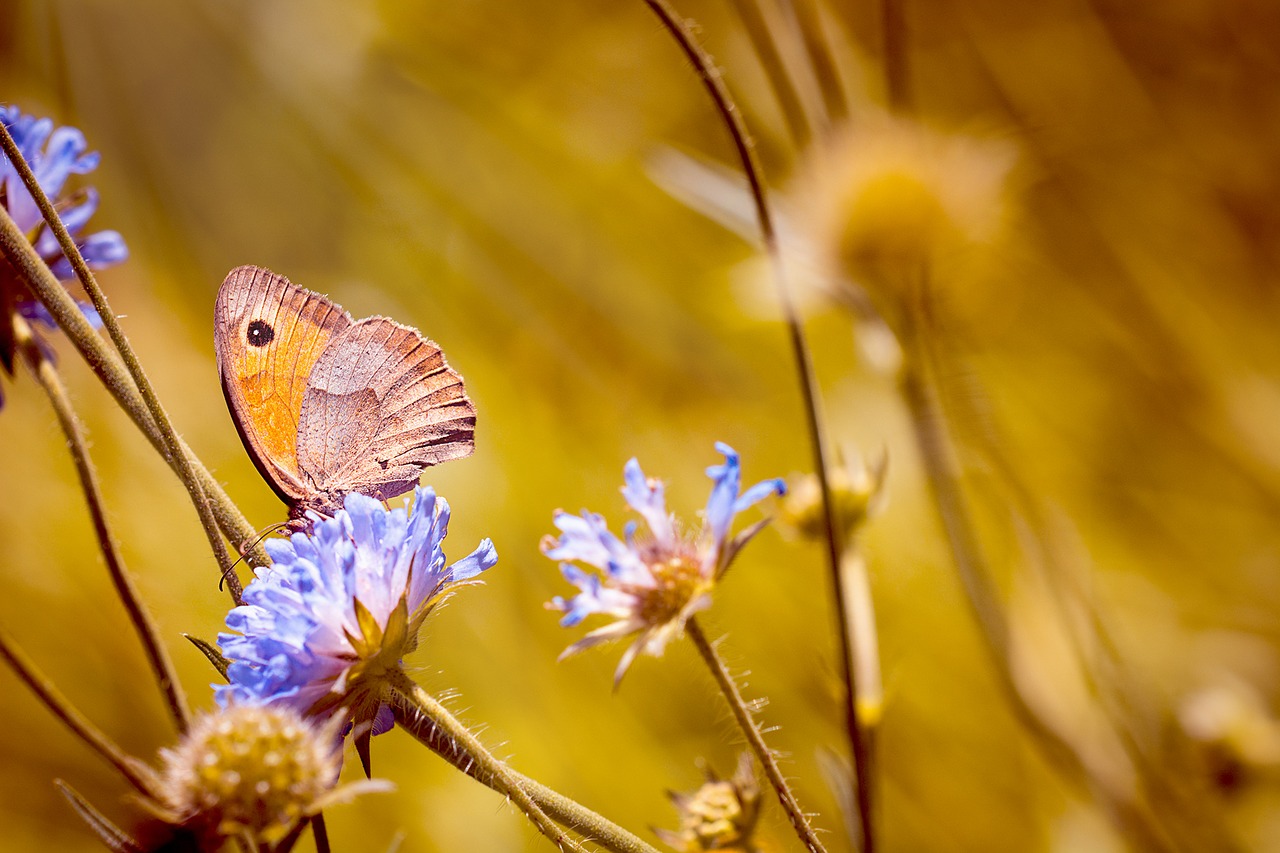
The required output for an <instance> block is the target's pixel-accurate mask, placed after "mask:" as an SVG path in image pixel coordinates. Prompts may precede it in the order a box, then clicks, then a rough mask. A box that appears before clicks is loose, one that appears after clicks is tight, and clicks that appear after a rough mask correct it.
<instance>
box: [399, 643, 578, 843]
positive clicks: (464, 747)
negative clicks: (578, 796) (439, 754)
mask: <svg viewBox="0 0 1280 853" xmlns="http://www.w3.org/2000/svg"><path fill="white" fill-rule="evenodd" d="M389 678H390V680H391V687H392V690H394V691H395V693H396V694H397V696H398V697H399V698H400V699H402V700H403V701H404V702H405V703H406V704H407V706H408V708H411V709H413V710H414V711H417V712H419V713H421V714H423V715H424V716H426V717H427V718H428V719H430V720H431V722H432V723H433V724H434V725H436V726H438V727H439V728H440V729H441V731H443V732H444V734H445V735H446V736H447V737H448V738H449V739H450V740H451V741H453V743H454V744H456V745H457V748H458V749H459V750H460V751H461V752H462V753H463V755H464V756H465V760H466V761H468V762H469V763H471V764H472V765H474V767H475V772H476V774H478V775H477V776H476V778H477V779H480V780H481V781H483V782H484V783H485V784H486V785H488V786H489V787H490V788H493V789H494V790H495V791H497V792H498V793H500V794H503V795H504V796H506V797H508V798H510V799H512V800H514V801H515V804H516V805H517V806H519V808H520V811H522V812H524V813H525V817H527V818H529V821H530V822H531V823H532V824H533V825H534V826H535V827H537V829H538V831H539V832H541V833H542V834H543V835H545V836H546V837H547V838H548V839H550V841H551V843H552V844H554V845H556V847H559V848H560V849H561V850H563V849H564V847H565V845H566V844H569V845H570V846H575V845H573V842H572V841H570V840H569V839H568V838H567V837H566V836H565V835H564V832H563V830H561V829H560V827H558V826H556V824H555V823H554V822H553V821H552V820H551V818H549V817H547V815H546V813H545V812H543V810H542V809H541V808H540V807H539V806H538V804H537V803H535V802H534V801H533V800H532V799H531V798H530V797H529V794H528V793H527V792H526V791H525V789H524V788H523V787H521V785H520V782H519V781H518V780H517V779H516V778H515V775H514V774H513V773H512V771H511V768H509V767H507V765H506V764H504V763H503V762H502V761H501V760H500V759H499V758H498V757H497V756H495V755H494V754H493V753H492V752H490V751H489V750H488V749H486V748H485V746H484V744H482V743H481V742H480V739H479V738H477V737H476V736H475V735H474V734H472V733H471V730H470V729H468V728H467V727H466V726H464V725H463V724H462V723H461V722H459V720H458V718H457V717H455V716H453V715H452V714H450V713H449V711H448V710H447V709H446V708H445V707H444V706H443V705H441V704H440V702H439V700H437V699H436V698H435V697H434V696H432V695H431V694H429V693H427V691H425V690H423V689H422V688H421V687H419V686H418V684H417V683H416V682H414V681H413V679H411V678H409V676H407V675H405V674H404V671H403V670H401V669H400V668H398V667H397V668H394V669H392V670H391V671H390V673H389Z"/></svg>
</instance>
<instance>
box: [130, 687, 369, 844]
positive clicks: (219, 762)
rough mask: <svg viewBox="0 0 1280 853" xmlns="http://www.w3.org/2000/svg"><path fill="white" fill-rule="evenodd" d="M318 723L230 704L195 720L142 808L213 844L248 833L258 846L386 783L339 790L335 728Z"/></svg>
mask: <svg viewBox="0 0 1280 853" xmlns="http://www.w3.org/2000/svg"><path fill="white" fill-rule="evenodd" d="M339 725H340V721H339V720H337V719H333V720H330V721H329V722H328V723H325V724H323V725H315V724H313V723H312V722H309V721H308V720H306V719H304V718H303V717H302V716H301V715H300V714H299V713H298V712H297V711H294V710H293V709H291V708H263V707H258V706H254V705H232V706H230V707H228V708H225V709H223V710H221V711H218V712H216V713H211V714H204V715H202V716H200V717H198V718H197V719H196V720H195V722H194V723H193V725H192V726H191V729H190V730H189V731H188V732H187V733H186V735H184V736H183V738H182V741H181V743H179V744H178V746H177V747H176V748H174V749H163V750H161V751H160V757H161V760H162V761H163V764H164V767H163V770H162V772H161V773H160V776H159V778H158V780H157V781H156V784H155V785H154V788H155V792H154V795H153V796H154V799H148V800H146V801H144V802H145V805H147V806H148V808H150V809H151V810H153V811H154V812H156V813H157V815H158V816H159V817H160V818H161V819H162V820H164V821H165V823H167V824H169V825H171V826H174V827H180V828H181V829H183V830H184V831H186V832H187V833H188V834H190V835H193V836H195V837H196V838H199V839H208V840H209V841H210V844H208V845H201V846H200V849H202V850H203V849H210V850H212V849H215V846H217V845H216V842H217V840H219V839H224V838H228V837H232V836H240V837H243V836H245V835H248V836H249V837H250V838H252V839H253V840H254V841H255V842H258V843H268V844H270V843H274V842H277V841H279V840H280V839H282V838H284V836H285V835H287V834H288V833H289V831H290V830H291V829H293V827H294V826H295V825H296V824H297V823H298V822H299V821H300V820H303V819H305V818H307V817H310V816H311V815H313V814H315V813H316V812H318V811H320V809H321V808H324V807H325V806H327V805H330V804H332V803H335V802H340V801H343V800H346V799H348V798H350V797H351V796H354V795H355V794H357V793H362V792H365V791H371V790H386V789H387V788H388V787H389V785H388V784H387V783H384V782H360V783H356V784H355V785H345V786H343V787H341V788H335V786H336V785H337V783H338V771H339V770H340V769H341V768H342V754H341V750H339V749H338V748H337V745H338V743H339V740H338V738H337V736H336V735H337V731H336V729H337V727H338V726H339Z"/></svg>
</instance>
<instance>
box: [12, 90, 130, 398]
mask: <svg viewBox="0 0 1280 853" xmlns="http://www.w3.org/2000/svg"><path fill="white" fill-rule="evenodd" d="M0 122H3V123H4V126H5V129H6V130H8V131H9V135H10V136H12V137H13V141H14V142H15V143H16V144H17V146H18V150H19V151H20V152H21V153H22V157H23V159H25V160H26V161H27V163H28V164H29V165H30V166H31V170H32V171H33V172H34V173H35V175H36V180H37V181H38V182H39V184H40V188H41V189H42V190H44V193H45V195H47V196H48V197H49V199H50V200H51V201H52V202H53V204H54V207H55V208H56V209H57V210H58V215H59V216H60V217H61V218H62V222H63V224H64V225H66V227H67V231H68V232H69V233H70V234H71V237H72V239H73V240H75V242H76V245H77V246H79V247H80V252H81V254H83V255H84V259H85V262H86V263H87V264H88V265H89V268H90V269H102V268H104V267H109V266H112V265H114V264H118V263H120V262H121V261H123V260H124V259H125V258H127V257H128V256H129V250H128V249H127V248H126V247H125V244H124V238H123V237H121V236H120V234H119V233H118V232H116V231H98V232H95V233H93V234H87V235H86V234H83V233H82V232H83V231H84V228H85V226H86V225H88V223H89V219H90V217H92V216H93V214H94V211H95V210H97V208H98V194H97V192H95V191H94V189H93V188H92V187H87V188H85V189H82V190H80V191H79V192H77V193H75V194H71V195H67V194H65V193H63V189H64V187H65V185H66V183H67V179H68V178H70V177H71V176H72V175H85V174H88V173H89V172H92V171H93V170H94V169H95V168H97V166H98V154H97V152H88V153H86V152H85V148H87V147H88V146H87V143H86V142H85V138H84V134H83V133H81V132H80V131H79V130H77V129H76V128H74V127H58V128H55V127H54V126H53V121H52V120H51V119H47V118H42V119H37V118H36V117H35V116H30V115H25V114H23V112H22V111H21V110H19V109H18V108H17V107H13V106H0ZM0 205H3V206H4V209H5V210H6V211H7V212H8V214H9V217H10V218H11V219H12V220H13V221H14V222H15V223H16V224H17V226H18V228H19V229H21V230H22V231H23V232H24V233H25V234H27V236H28V238H29V239H30V240H31V243H32V245H33V246H34V247H35V249H36V252H37V253H39V255H40V257H42V258H44V260H45V263H47V264H48V265H49V267H50V269H52V270H53V274H54V275H56V276H57V277H58V278H59V279H60V280H63V281H66V280H70V279H73V278H75V273H74V271H73V270H72V269H71V262H70V261H69V260H67V257H66V256H65V255H64V254H63V252H62V247H61V246H59V245H58V238H57V237H56V236H54V233H53V231H52V229H50V228H49V227H48V226H47V225H46V223H45V222H44V218H43V217H42V216H41V215H40V209H39V208H38V207H37V206H36V202H35V199H34V198H32V197H31V193H29V192H27V188H26V186H25V185H24V184H23V183H22V178H21V177H20V176H19V175H18V170H17V169H16V168H15V167H14V165H13V164H12V163H10V162H9V159H8V158H7V157H5V156H4V154H3V153H2V152H0ZM79 305H80V310H81V311H83V312H84V314H85V316H86V317H87V318H88V319H89V322H90V323H92V324H93V325H94V326H95V327H96V328H100V327H101V325H102V319H101V318H100V317H99V316H98V312H97V311H95V310H94V309H93V306H92V305H90V304H89V303H88V302H83V301H81V302H80V303H79ZM14 314H17V315H19V316H21V317H23V318H25V319H27V320H29V321H32V325H33V328H34V329H35V331H36V333H37V334H36V341H37V342H38V343H39V344H40V345H41V347H42V348H43V349H44V350H45V352H46V354H47V355H49V357H52V351H51V350H50V348H49V347H48V345H47V344H46V343H45V342H44V341H43V339H42V338H41V337H40V336H39V334H38V332H39V329H40V328H41V327H44V328H46V329H55V328H57V323H55V322H54V319H53V316H52V315H51V314H50V313H49V311H48V309H46V308H45V307H44V305H42V304H41V303H40V302H38V301H37V300H36V299H34V298H33V297H32V295H31V293H30V291H29V290H28V289H27V287H26V286H25V285H24V284H23V283H22V282H21V281H20V280H19V278H18V276H17V273H15V272H14V270H13V268H12V267H11V266H9V265H8V264H3V263H0V364H3V366H4V368H5V369H6V370H9V371H12V369H13V355H14V350H13V346H14V343H13V340H14V336H13V330H12V322H13V321H12V317H13V315H14ZM2 400H3V398H0V403H2Z"/></svg>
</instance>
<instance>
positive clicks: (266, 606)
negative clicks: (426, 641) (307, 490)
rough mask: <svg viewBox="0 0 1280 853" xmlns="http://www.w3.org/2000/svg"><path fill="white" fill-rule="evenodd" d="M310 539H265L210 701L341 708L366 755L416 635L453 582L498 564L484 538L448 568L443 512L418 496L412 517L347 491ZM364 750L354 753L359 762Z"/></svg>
mask: <svg viewBox="0 0 1280 853" xmlns="http://www.w3.org/2000/svg"><path fill="white" fill-rule="evenodd" d="M312 521H313V522H314V527H313V529H312V531H311V532H310V533H295V534H293V536H292V537H290V538H289V539H270V540H268V541H267V542H266V549H267V553H268V554H269V555H270V556H271V559H272V565H270V566H267V567H264V568H260V569H258V570H257V577H256V578H255V580H254V581H253V582H252V583H250V584H249V586H248V587H247V588H246V589H245V591H244V604H243V605H242V606H240V607H236V608H234V609H232V611H231V612H230V613H229V614H228V615H227V627H228V628H230V629H231V630H232V631H235V632H236V633H234V634H230V633H224V634H219V635H218V645H219V647H220V648H221V649H222V652H223V654H225V655H226V656H227V657H228V658H230V659H232V661H233V663H232V664H231V665H230V666H229V667H228V669H227V678H228V680H229V681H230V684H226V685H218V686H216V687H215V688H214V690H215V694H216V696H217V699H218V702H219V703H220V704H221V705H222V706H223V707H226V706H227V705H228V703H229V702H237V703H242V704H259V705H276V704H280V705H287V706H289V707H292V708H295V709H296V710H298V711H299V712H301V713H304V714H309V715H319V714H328V713H331V712H333V711H335V710H337V709H338V708H340V707H341V708H344V709H345V712H344V713H346V714H348V715H349V719H350V721H351V722H352V723H353V724H355V725H363V724H370V726H371V729H370V730H369V731H368V732H363V733H361V734H359V735H358V740H357V745H358V746H359V745H360V744H361V740H363V742H364V744H365V747H364V748H365V749H367V740H368V736H369V734H370V733H371V734H380V733H381V732H384V731H386V730H387V729H389V728H391V725H392V720H391V712H390V709H389V708H388V707H387V705H386V703H385V699H386V697H387V691H388V690H389V689H390V687H389V679H388V675H389V674H390V673H391V672H392V671H393V670H395V669H398V668H399V667H400V661H401V658H403V657H404V656H405V655H406V654H407V653H409V652H411V651H413V650H414V649H415V648H417V644H418V630H419V629H420V628H421V626H422V623H423V621H424V620H425V619H426V617H427V615H428V614H429V613H430V612H431V610H432V609H433V608H434V607H435V606H436V605H437V604H439V603H440V602H441V601H442V600H443V599H444V598H446V597H447V596H448V595H449V594H450V593H451V592H452V591H453V589H454V587H456V586H457V585H458V584H461V583H463V582H465V581H469V580H471V579H472V578H474V577H476V575H478V574H480V573H481V572H482V571H484V570H485V569H488V568H491V567H492V566H493V565H494V564H495V563H497V561H498V555H497V553H496V551H495V550H494V548H493V543H492V542H490V541H489V540H488V539H485V540H483V541H482V542H481V543H480V547H479V548H477V549H476V550H475V551H473V552H472V553H471V554H470V555H469V556H467V557H464V558H463V559H461V560H459V561H458V562H456V563H454V564H452V565H450V566H446V565H445V556H444V551H443V550H442V548H441V545H442V543H443V541H444V538H445V536H446V535H447V533H448V528H449V504H448V502H447V501H445V500H444V498H437V497H436V494H435V492H434V491H433V490H432V489H430V488H419V489H416V490H415V491H414V503H413V509H412V511H411V512H408V513H406V512H405V510H404V509H403V508H397V509H392V510H388V509H386V508H385V507H384V506H383V505H382V504H381V503H380V502H379V501H377V500H374V499H373V498H370V497H367V496H365V495H361V494H354V493H353V494H350V495H347V497H346V500H345V502H344V508H343V509H340V510H338V512H337V513H336V514H335V515H334V517H333V518H324V517H321V516H319V515H314V514H313V518H312ZM365 755H366V753H365V752H364V751H363V750H362V757H365Z"/></svg>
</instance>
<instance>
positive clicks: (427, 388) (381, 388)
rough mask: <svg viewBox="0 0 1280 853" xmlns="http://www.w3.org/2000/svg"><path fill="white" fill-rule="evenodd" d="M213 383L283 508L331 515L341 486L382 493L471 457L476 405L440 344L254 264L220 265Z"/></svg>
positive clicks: (301, 518) (293, 513)
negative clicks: (223, 272) (224, 269)
mask: <svg viewBox="0 0 1280 853" xmlns="http://www.w3.org/2000/svg"><path fill="white" fill-rule="evenodd" d="M213 336H214V346H215V348H216V351H217V357H218V373H219V374H220V375H221V378H222V392H223V394H224V395H225V396H226V398H227V407H228V408H229V409H230V410H231V417H232V420H234V421H235V424H236V429H237V430H238V431H239V433H240V438H241V440H242V441H243V442H244V446H245V449H246V450H248V451H249V456H250V457H252V459H253V462H254V464H255V465H256V466H257V468H258V471H259V472H260V473H261V474H262V476H263V478H264V479H265V480H266V481H267V483H269V484H270V485H271V488H272V489H274V490H275V492H276V494H277V495H279V496H280V498H281V500H283V501H284V502H285V503H287V504H288V505H289V518H290V520H291V522H292V523H294V524H295V525H297V526H304V525H305V524H306V523H307V512H308V510H313V511H315V512H318V513H321V514H323V515H329V516H331V515H333V514H334V512H335V511H336V510H338V509H339V508H341V506H342V500H343V497H344V496H345V495H347V494H348V493H350V492H359V493H361V494H365V495H369V496H371V497H374V498H377V499H378V500H388V499H390V498H393V497H395V496H397V495H402V494H404V493H405V492H407V491H409V490H411V489H412V488H413V487H414V486H416V485H417V483H418V478H419V476H421V474H422V471H423V469H425V468H427V467H429V466H431V465H435V464H437V463H439V462H444V461H446V460H449V459H458V458H461V457H464V456H470V455H471V452H472V450H473V449H474V448H475V438H474V435H475V425H476V412H475V406H474V405H472V403H471V400H470V399H468V398H467V393H466V390H465V389H464V388H463V386H462V377H461V376H459V375H458V374H457V373H456V372H454V370H453V369H452V368H450V367H449V364H448V363H447V362H446V361H445V358H444V353H443V352H441V351H440V347H438V346H436V344H435V343H433V342H432V341H430V340H428V339H426V338H424V337H423V336H422V335H421V334H420V333H419V332H418V330H417V329H414V328H411V327H409V326H404V325H401V324H400V323H397V322H395V321H394V320H389V319H387V318H386V317H366V318H365V319H363V320H353V319H352V318H351V315H350V314H348V313H347V312H346V311H344V310H343V309H342V306H340V305H338V304H336V303H334V302H332V301H331V300H329V299H327V298H325V297H324V296H321V295H320V294H318V293H313V292H312V291H310V290H306V289H304V288H301V287H298V286H297V285H295V284H292V283H291V282H290V281H289V280H288V279H287V278H285V277H284V276H282V275H276V274H275V273H273V272H271V271H270V270H267V269H263V268H262V267H256V266H243V267H237V268H236V269H233V270H232V271H231V272H230V273H228V274H227V277H226V279H225V280H224V281H223V282H222V287H220V288H219V289H218V300H217V303H216V306H215V308H214V314H213Z"/></svg>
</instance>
